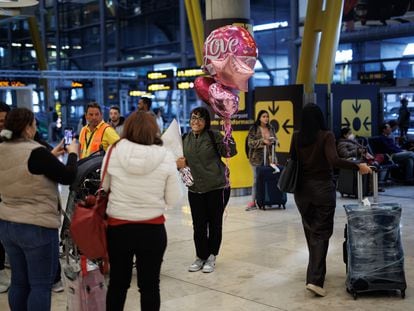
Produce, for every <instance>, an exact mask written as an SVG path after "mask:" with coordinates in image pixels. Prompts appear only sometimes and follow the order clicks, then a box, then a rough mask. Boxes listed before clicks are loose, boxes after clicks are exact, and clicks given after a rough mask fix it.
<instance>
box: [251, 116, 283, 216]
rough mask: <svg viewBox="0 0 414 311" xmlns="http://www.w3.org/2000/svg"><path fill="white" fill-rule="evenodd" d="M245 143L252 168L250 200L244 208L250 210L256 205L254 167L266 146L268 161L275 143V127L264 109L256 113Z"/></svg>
mask: <svg viewBox="0 0 414 311" xmlns="http://www.w3.org/2000/svg"><path fill="white" fill-rule="evenodd" d="M247 145H248V147H249V153H248V154H249V162H250V165H251V166H252V169H253V186H252V200H251V201H250V202H249V203H248V205H247V208H246V210H250V209H252V208H255V206H256V203H255V200H256V168H257V167H258V166H261V165H263V163H264V148H265V147H266V148H267V157H268V160H267V163H270V160H271V159H270V157H271V153H272V148H275V147H276V145H277V138H276V134H275V129H274V128H273V126H272V125H270V123H269V113H268V112H267V111H266V110H260V111H259V113H258V114H257V118H256V121H255V123H254V124H253V126H252V127H251V128H250V130H249V134H248V136H247ZM275 161H276V159H275ZM276 162H277V161H276ZM275 164H276V163H275Z"/></svg>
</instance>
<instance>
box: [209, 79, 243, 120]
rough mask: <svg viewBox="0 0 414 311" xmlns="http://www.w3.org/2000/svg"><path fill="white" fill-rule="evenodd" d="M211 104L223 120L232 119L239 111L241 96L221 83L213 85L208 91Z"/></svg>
mask: <svg viewBox="0 0 414 311" xmlns="http://www.w3.org/2000/svg"><path fill="white" fill-rule="evenodd" d="M208 95H209V103H210V106H211V108H213V110H214V112H215V113H216V114H217V115H218V116H219V117H221V118H225V119H230V118H231V116H232V115H233V114H235V113H237V111H238V110H239V96H238V95H236V94H234V93H233V92H232V91H231V90H230V89H228V88H226V87H224V86H223V85H221V84H220V83H213V84H211V85H210V87H209V89H208Z"/></svg>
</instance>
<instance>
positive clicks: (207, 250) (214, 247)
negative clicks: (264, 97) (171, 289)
mask: <svg viewBox="0 0 414 311" xmlns="http://www.w3.org/2000/svg"><path fill="white" fill-rule="evenodd" d="M190 126H191V131H190V132H189V133H188V134H186V135H185V137H184V139H183V152H184V157H181V158H179V159H178V160H177V168H178V169H181V168H184V167H186V166H188V167H189V168H190V169H191V173H192V175H193V179H194V184H193V185H192V186H190V187H189V188H188V201H189V203H190V209H191V217H192V219H193V230H194V244H195V249H196V256H197V258H196V260H195V261H194V263H193V264H191V265H190V267H189V268H188V271H190V272H195V271H199V270H202V271H203V272H205V273H210V272H213V271H214V268H215V264H216V256H217V255H218V253H219V250H220V245H221V240H222V224H223V213H224V209H225V208H226V205H227V203H228V200H229V197H230V185H229V184H228V178H229V176H228V174H227V170H226V166H225V165H224V163H223V162H222V161H221V157H232V156H234V155H235V154H236V153H237V151H236V145H235V144H234V142H229V143H228V146H227V147H228V149H229V150H227V147H226V145H225V144H224V143H223V136H222V135H221V134H220V132H218V131H212V130H210V114H209V112H208V110H207V109H206V108H203V107H198V108H195V109H193V111H192V112H191V113H190Z"/></svg>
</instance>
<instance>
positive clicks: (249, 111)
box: [205, 0, 260, 196]
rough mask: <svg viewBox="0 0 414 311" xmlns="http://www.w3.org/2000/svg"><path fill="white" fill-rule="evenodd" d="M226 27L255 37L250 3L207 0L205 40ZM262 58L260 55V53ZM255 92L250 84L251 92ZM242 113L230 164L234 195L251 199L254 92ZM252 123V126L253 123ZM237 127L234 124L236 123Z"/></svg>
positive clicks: (243, 100)
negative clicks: (249, 156)
mask: <svg viewBox="0 0 414 311" xmlns="http://www.w3.org/2000/svg"><path fill="white" fill-rule="evenodd" d="M225 25H235V26H241V27H244V28H246V29H247V30H249V31H250V32H251V33H252V34H253V28H252V21H251V20H250V1H249V0H222V1H217V0H206V22H205V37H207V36H208V35H209V34H210V33H211V31H213V30H214V29H217V28H219V27H222V26H225ZM259 54H260V51H259ZM252 89H253V85H252V83H249V90H252ZM239 98H240V100H239V112H238V115H237V116H236V117H235V118H234V119H237V122H238V123H235V122H234V124H233V126H232V127H233V137H234V140H235V142H236V145H237V149H238V154H237V155H236V156H235V157H233V158H231V159H230V160H229V169H230V179H231V188H232V195H233V196H238V195H248V194H249V193H251V192H250V191H251V186H252V181H253V174H252V172H251V170H250V169H246V168H249V167H250V165H249V162H248V159H247V157H246V155H245V152H244V144H245V139H246V136H247V133H248V129H249V127H250V125H251V124H252V123H253V122H254V121H253V120H252V119H254V109H253V92H247V93H244V92H240V94H239ZM250 122H251V123H250ZM232 123H233V122H232ZM212 125H213V126H214V127H215V128H216V129H221V125H220V120H218V119H214V120H213V121H212Z"/></svg>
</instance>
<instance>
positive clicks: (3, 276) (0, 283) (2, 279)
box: [0, 269, 10, 293]
mask: <svg viewBox="0 0 414 311" xmlns="http://www.w3.org/2000/svg"><path fill="white" fill-rule="evenodd" d="M9 287H10V276H9V275H8V274H7V272H6V270H4V269H3V270H0V293H5V292H7V291H8V289H9Z"/></svg>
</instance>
